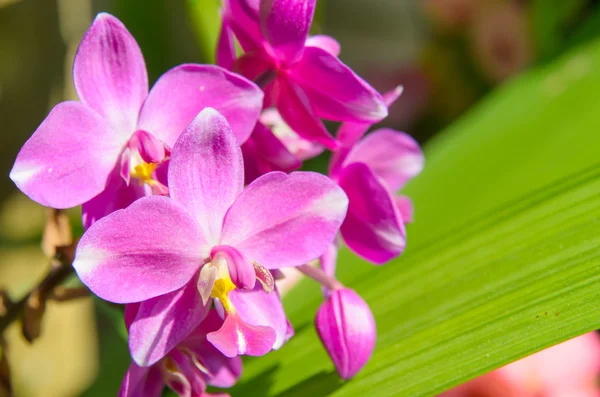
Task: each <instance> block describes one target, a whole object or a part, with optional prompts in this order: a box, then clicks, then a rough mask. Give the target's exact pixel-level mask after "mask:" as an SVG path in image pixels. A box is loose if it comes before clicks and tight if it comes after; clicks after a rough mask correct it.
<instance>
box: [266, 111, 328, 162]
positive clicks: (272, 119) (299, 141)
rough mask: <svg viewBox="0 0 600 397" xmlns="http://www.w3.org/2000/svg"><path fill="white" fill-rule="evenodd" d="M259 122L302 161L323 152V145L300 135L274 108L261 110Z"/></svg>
mask: <svg viewBox="0 0 600 397" xmlns="http://www.w3.org/2000/svg"><path fill="white" fill-rule="evenodd" d="M260 122H261V123H262V124H264V125H266V126H268V127H269V128H270V129H271V130H272V131H273V135H275V136H276V137H277V139H278V140H279V141H281V143H283V145H284V146H285V147H286V148H287V150H288V151H289V152H290V153H292V154H293V155H295V156H296V157H297V158H298V159H300V160H302V161H304V160H308V159H311V158H313V157H316V156H318V155H319V154H321V153H323V149H324V148H323V147H322V146H321V145H318V144H315V143H313V142H310V141H307V140H306V139H304V138H302V137H300V135H298V134H297V133H296V132H295V131H294V130H292V129H291V128H290V126H289V125H287V124H286V122H285V121H284V120H283V118H282V117H281V114H279V112H278V111H277V109H275V108H269V109H265V110H263V112H262V113H261V115H260Z"/></svg>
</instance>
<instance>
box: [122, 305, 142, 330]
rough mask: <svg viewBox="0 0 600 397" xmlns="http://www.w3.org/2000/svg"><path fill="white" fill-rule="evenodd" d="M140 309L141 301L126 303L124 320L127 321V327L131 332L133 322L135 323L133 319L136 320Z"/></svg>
mask: <svg viewBox="0 0 600 397" xmlns="http://www.w3.org/2000/svg"><path fill="white" fill-rule="evenodd" d="M138 310H140V302H134V303H128V304H126V305H125V310H124V311H123V320H124V321H125V328H126V329H127V332H129V328H131V323H133V320H135V318H136V316H137V312H138Z"/></svg>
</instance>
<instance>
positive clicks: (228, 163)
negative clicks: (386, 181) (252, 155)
mask: <svg viewBox="0 0 600 397" xmlns="http://www.w3.org/2000/svg"><path fill="white" fill-rule="evenodd" d="M243 167H244V166H243V161H242V154H241V150H240V147H239V145H238V143H237V141H236V138H235V136H234V134H233V132H232V130H231V128H230V127H229V125H228V124H227V121H226V120H225V118H224V117H223V116H221V115H220V114H219V113H218V112H217V111H215V110H214V109H210V108H208V109H205V110H203V111H202V112H201V113H200V114H199V115H198V116H197V117H196V118H195V119H194V121H193V122H192V123H191V124H190V125H189V126H188V127H187V128H186V129H185V130H184V132H183V133H182V135H181V137H180V138H179V139H178V141H177V143H176V144H175V146H174V147H173V150H172V151H171V160H170V165H169V170H168V182H169V194H170V197H171V198H167V197H164V196H150V197H144V198H141V199H139V200H137V201H136V202H135V203H133V204H132V205H130V206H129V207H127V208H126V209H123V210H119V211H115V212H114V213H112V214H111V215H109V216H107V217H105V218H103V219H101V220H100V221H98V222H96V223H95V224H94V225H92V226H91V227H90V228H89V229H88V231H87V232H86V233H85V234H84V235H83V237H82V238H81V240H80V242H79V245H78V247H77V252H76V256H75V261H74V263H73V266H74V268H75V270H76V271H77V273H78V275H79V277H80V279H81V280H82V281H83V282H84V283H85V284H86V285H87V286H88V287H89V288H90V289H91V290H92V291H93V292H94V293H96V294H97V295H98V296H100V297H101V298H103V299H106V300H108V301H112V302H116V303H132V302H141V303H140V308H139V310H138V313H137V315H136V319H135V320H134V321H133V323H132V325H131V329H130V338H129V345H130V349H131V352H132V356H133V359H134V361H135V362H136V363H137V364H138V365H141V366H148V365H152V364H154V363H156V362H157V361H158V360H160V359H161V358H162V357H164V356H165V354H166V353H168V352H169V351H171V349H173V348H174V347H175V346H177V344H179V343H180V342H181V341H182V340H183V339H185V337H186V336H187V335H189V334H190V332H191V331H192V330H193V329H195V328H196V327H197V326H198V324H200V323H201V322H202V320H203V319H204V318H205V317H206V315H207V313H208V310H209V308H210V306H211V301H212V300H213V299H214V300H215V301H216V302H218V303H216V305H215V306H216V307H217V309H219V310H220V311H222V312H223V315H224V317H225V321H224V323H223V326H222V327H221V328H220V329H219V330H218V331H215V332H211V333H209V334H208V335H207V339H208V340H209V341H210V342H211V343H212V344H213V345H214V346H215V347H216V348H217V349H219V350H220V351H221V352H222V353H223V354H224V355H226V356H228V357H233V356H235V355H238V354H249V355H262V354H265V353H266V352H268V351H269V350H270V349H271V348H276V347H277V346H278V345H280V344H282V343H283V342H284V341H285V339H286V337H289V329H288V322H287V320H286V319H285V314H283V309H282V308H281V303H280V300H279V296H278V294H277V293H276V292H275V291H272V289H273V277H272V275H271V273H270V272H269V271H268V269H269V270H270V269H278V268H281V267H286V266H299V265H301V264H304V263H307V262H309V261H311V260H313V259H315V258H317V257H318V256H319V255H321V254H322V253H323V252H324V251H325V249H326V248H327V246H328V245H329V244H330V243H331V242H332V241H333V239H334V238H335V235H336V233H337V230H338V228H339V226H340V225H341V223H342V221H343V219H344V216H345V214H346V210H347V205H348V201H347V197H346V195H345V194H344V192H343V191H342V189H340V188H339V186H337V185H336V184H335V183H333V181H331V180H330V179H329V178H327V177H326V176H324V175H320V174H316V173H310V172H296V173H292V174H290V175H286V174H284V173H281V172H272V173H269V174H266V175H264V176H262V177H260V178H258V179H256V180H255V181H254V182H252V183H251V184H250V185H249V186H248V187H247V188H246V189H245V190H244V189H243V183H244V171H243ZM242 190H243V191H242ZM256 280H258V281H259V282H258V283H257V282H256Z"/></svg>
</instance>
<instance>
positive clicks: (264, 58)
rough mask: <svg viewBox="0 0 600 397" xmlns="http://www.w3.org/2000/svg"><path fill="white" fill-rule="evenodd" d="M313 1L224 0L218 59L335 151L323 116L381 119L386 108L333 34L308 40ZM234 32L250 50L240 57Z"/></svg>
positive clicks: (305, 134)
mask: <svg viewBox="0 0 600 397" xmlns="http://www.w3.org/2000/svg"><path fill="white" fill-rule="evenodd" d="M315 6H316V0H226V1H225V2H224V9H223V25H222V30H221V36H220V39H219V44H218V46H217V61H218V64H219V65H222V66H224V67H227V68H230V69H231V68H232V69H233V70H236V71H238V72H240V73H241V74H243V75H244V76H246V77H248V78H250V79H252V80H255V81H257V82H258V84H259V85H261V86H262V87H263V89H264V91H265V104H266V105H267V106H273V105H274V106H276V107H277V109H278V110H279V112H280V113H281V115H282V116H283V118H284V119H285V121H286V122H287V123H288V124H289V125H290V126H291V127H292V129H293V130H294V131H296V132H297V133H298V134H300V136H302V137H304V138H306V139H308V140H311V141H316V142H319V143H321V144H322V145H324V146H325V147H327V148H329V149H332V150H333V149H335V148H336V147H337V146H338V143H337V142H336V140H335V139H334V138H333V137H332V136H331V135H330V134H329V133H328V132H327V129H326V128H325V126H324V125H323V123H322V122H321V120H320V118H323V119H327V120H335V121H356V122H377V121H379V120H381V119H383V118H385V117H386V116H387V107H386V106H385V104H384V103H383V100H382V97H381V95H380V94H379V93H378V92H377V91H375V90H374V89H373V88H372V87H371V86H370V85H369V84H368V83H366V82H365V81H364V80H362V79H361V78H360V77H358V76H357V75H356V74H355V73H354V72H353V71H352V70H351V69H350V68H349V67H348V66H346V65H345V64H344V63H342V62H341V61H340V60H339V59H338V58H337V55H338V54H339V44H338V43H337V42H336V41H335V40H334V39H333V38H330V37H327V36H317V37H315V38H309V39H307V37H308V31H309V29H310V26H311V24H312V19H313V15H314V11H315ZM234 34H235V37H236V38H237V39H238V41H239V42H240V44H241V46H242V48H243V49H244V50H245V51H246V53H245V54H244V55H243V56H242V57H241V58H240V59H238V60H237V61H236V60H235V47H234V45H233V35H234Z"/></svg>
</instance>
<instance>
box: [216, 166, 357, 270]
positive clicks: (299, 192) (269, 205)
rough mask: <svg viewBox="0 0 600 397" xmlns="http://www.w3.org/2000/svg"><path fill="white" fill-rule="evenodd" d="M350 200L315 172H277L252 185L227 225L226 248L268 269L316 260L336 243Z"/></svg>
mask: <svg viewBox="0 0 600 397" xmlns="http://www.w3.org/2000/svg"><path fill="white" fill-rule="evenodd" d="M347 205H348V200H347V197H346V195H345V194H344V192H343V191H342V190H341V189H340V188H339V186H337V185H336V184H335V183H334V182H333V181H332V180H331V179H329V178H327V177H326V176H324V175H321V174H317V173H313V172H294V173H292V174H290V175H286V174H284V173H282V172H271V173H269V174H266V175H263V176H262V177H260V178H258V179H257V180H255V181H254V182H252V183H251V184H250V185H248V187H247V188H246V189H245V190H244V192H243V193H242V194H241V195H240V196H239V197H238V199H237V200H236V201H235V203H234V204H233V205H232V206H231V208H230V209H229V212H228V213H227V215H226V216H225V220H224V221H223V232H222V236H221V244H228V245H231V246H233V247H236V248H237V249H238V250H240V251H242V252H244V254H245V255H246V256H248V258H250V259H251V260H256V261H258V262H259V263H261V264H262V265H264V266H265V267H266V268H267V269H276V268H280V267H287V266H298V265H302V264H304V263H307V262H309V261H311V260H313V259H316V258H318V257H319V255H321V254H322V253H323V251H325V249H326V248H327V246H328V245H329V244H330V243H331V242H332V241H333V239H334V237H335V235H336V233H337V231H338V228H339V226H340V224H341V222H342V221H343V220H344V216H345V214H346V209H347Z"/></svg>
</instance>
